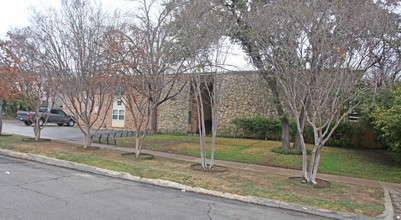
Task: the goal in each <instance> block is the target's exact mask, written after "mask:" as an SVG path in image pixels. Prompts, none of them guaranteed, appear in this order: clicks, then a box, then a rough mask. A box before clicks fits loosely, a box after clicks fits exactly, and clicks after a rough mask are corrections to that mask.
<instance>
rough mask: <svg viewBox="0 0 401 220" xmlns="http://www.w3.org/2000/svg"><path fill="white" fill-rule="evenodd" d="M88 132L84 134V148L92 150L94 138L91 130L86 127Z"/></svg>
mask: <svg viewBox="0 0 401 220" xmlns="http://www.w3.org/2000/svg"><path fill="white" fill-rule="evenodd" d="M85 128H86V132H84V135H85V146H84V148H91V146H92V137H91V132H90V128H89V127H88V126H85Z"/></svg>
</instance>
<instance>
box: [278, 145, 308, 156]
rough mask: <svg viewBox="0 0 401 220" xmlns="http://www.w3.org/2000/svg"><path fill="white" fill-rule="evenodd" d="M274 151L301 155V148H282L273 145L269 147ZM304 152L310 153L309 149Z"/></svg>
mask: <svg viewBox="0 0 401 220" xmlns="http://www.w3.org/2000/svg"><path fill="white" fill-rule="evenodd" d="M271 151H272V152H274V153H279V154H285V155H302V150H292V149H284V148H282V147H273V148H272V149H271ZM306 154H308V155H310V154H312V151H311V150H306Z"/></svg>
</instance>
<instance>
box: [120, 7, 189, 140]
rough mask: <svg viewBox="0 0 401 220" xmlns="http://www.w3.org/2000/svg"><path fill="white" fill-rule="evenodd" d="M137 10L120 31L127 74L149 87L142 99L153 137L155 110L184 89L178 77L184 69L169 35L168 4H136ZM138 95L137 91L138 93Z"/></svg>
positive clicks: (169, 16)
mask: <svg viewBox="0 0 401 220" xmlns="http://www.w3.org/2000/svg"><path fill="white" fill-rule="evenodd" d="M134 2H136V3H137V4H138V6H139V7H138V8H137V9H136V10H135V11H132V12H131V13H130V14H129V16H130V21H131V22H130V23H127V24H126V28H125V29H124V30H125V32H124V39H125V41H126V45H127V46H128V47H129V50H128V51H127V52H128V54H130V53H131V54H130V57H134V56H136V59H135V60H134V62H131V65H130V71H131V72H135V74H136V75H138V76H139V77H141V78H143V79H146V83H147V84H148V86H149V91H148V89H146V90H144V92H143V93H142V95H144V96H145V97H146V98H147V99H149V101H150V107H151V112H150V113H151V118H150V120H151V121H150V125H151V131H152V133H157V121H158V119H157V115H158V107H159V106H160V105H162V104H163V103H164V102H166V101H167V100H169V99H172V98H174V97H176V96H177V95H178V94H179V93H180V92H181V91H182V89H183V88H184V87H185V83H183V82H184V81H183V80H181V77H180V73H182V72H183V69H184V68H185V67H184V66H183V61H182V59H181V54H179V53H177V51H176V39H175V35H174V32H172V30H173V29H172V28H170V26H171V21H172V19H173V9H174V8H173V7H172V6H171V4H169V1H163V0H137V1H134ZM139 92H140V91H139Z"/></svg>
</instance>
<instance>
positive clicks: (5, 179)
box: [0, 156, 322, 219]
mask: <svg viewBox="0 0 401 220" xmlns="http://www.w3.org/2000/svg"><path fill="white" fill-rule="evenodd" d="M0 195H1V197H0V219H322V218H320V217H316V216H311V215H307V214H303V213H298V212H293V211H287V210H282V209H276V208H269V207H263V206H258V205H252V204H246V203H242V202H237V201H232V200H226V199H220V198H216V197H211V196H205V195H199V194H194V193H188V192H182V191H179V190H174V189H168V188H162V187H157V186H152V185H147V184H141V183H135V182H131V181H125V180H120V179H114V178H109V177H105V176H100V175H95V174H89V173H84V172H80V171H76V170H70V169H65V168H60V167H55V166H49V165H44V164H40V163H36V162H31V161H24V160H19V159H14V158H9V157H4V156H0Z"/></svg>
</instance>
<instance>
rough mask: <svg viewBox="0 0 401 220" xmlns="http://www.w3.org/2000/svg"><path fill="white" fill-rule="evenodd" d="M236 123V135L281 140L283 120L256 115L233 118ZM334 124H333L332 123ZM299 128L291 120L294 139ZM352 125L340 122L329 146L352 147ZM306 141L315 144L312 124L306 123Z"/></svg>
mask: <svg viewBox="0 0 401 220" xmlns="http://www.w3.org/2000/svg"><path fill="white" fill-rule="evenodd" d="M232 123H233V124H234V125H235V134H234V135H235V136H240V137H245V138H256V139H268V140H278V141H280V140H281V122H280V120H278V119H275V118H264V117H262V116H259V115H258V116H255V117H253V118H236V119H234V120H232ZM332 126H333V125H332ZM296 130H297V126H296V122H295V121H294V120H291V121H290V136H291V137H292V141H294V138H295V133H296ZM352 133H353V132H352V126H351V124H350V123H348V122H340V124H339V125H338V127H337V129H336V130H335V131H334V133H333V135H332V136H331V138H330V139H329V141H328V142H327V143H326V145H328V146H337V147H344V148H345V147H352V146H353V144H352V141H351V137H352ZM304 140H305V143H308V144H314V141H315V140H314V135H313V129H312V126H311V125H310V124H305V128H304Z"/></svg>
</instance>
